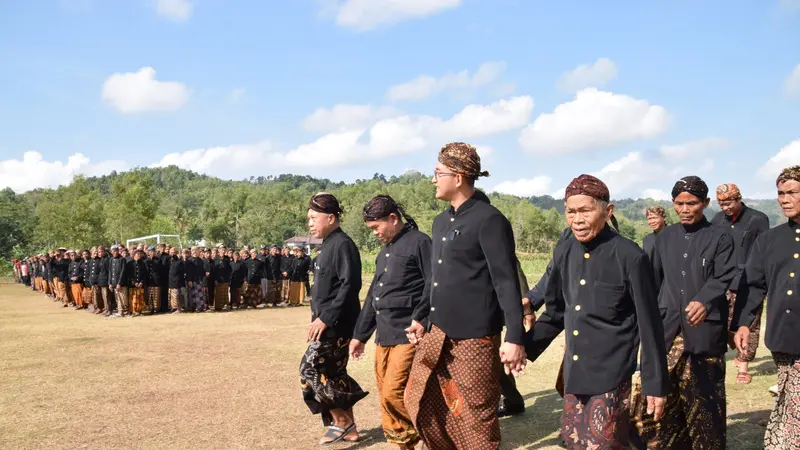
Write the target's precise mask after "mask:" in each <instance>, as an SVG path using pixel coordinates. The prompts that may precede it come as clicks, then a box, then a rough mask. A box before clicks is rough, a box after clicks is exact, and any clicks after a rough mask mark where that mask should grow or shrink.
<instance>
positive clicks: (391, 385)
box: [375, 344, 419, 447]
mask: <svg viewBox="0 0 800 450" xmlns="http://www.w3.org/2000/svg"><path fill="white" fill-rule="evenodd" d="M415 350H416V347H415V346H414V345H413V344H403V345H394V346H391V347H383V346H381V345H378V346H376V348H375V379H376V381H377V384H378V393H379V395H380V399H379V402H380V405H381V426H382V427H383V435H384V436H386V440H387V441H388V442H389V443H391V444H398V445H402V446H406V447H408V446H413V445H414V444H416V443H417V442H418V441H419V434H417V430H416V429H414V424H413V423H411V417H409V415H408V410H407V409H406V405H405V401H404V395H405V390H406V384H407V383H408V375H409V373H411V364H412V363H413V362H414V353H415Z"/></svg>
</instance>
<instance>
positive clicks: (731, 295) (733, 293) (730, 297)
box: [727, 291, 736, 302]
mask: <svg viewBox="0 0 800 450" xmlns="http://www.w3.org/2000/svg"><path fill="white" fill-rule="evenodd" d="M727 297H728V301H729V302H735V301H736V291H728V295H727Z"/></svg>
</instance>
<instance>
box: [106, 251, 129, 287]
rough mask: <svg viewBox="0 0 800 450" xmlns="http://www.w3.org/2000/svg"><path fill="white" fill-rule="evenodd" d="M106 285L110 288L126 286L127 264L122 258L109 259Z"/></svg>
mask: <svg viewBox="0 0 800 450" xmlns="http://www.w3.org/2000/svg"><path fill="white" fill-rule="evenodd" d="M108 283H109V285H110V286H111V287H112V288H116V287H117V286H127V285H128V262H127V261H126V260H125V258H123V257H122V256H116V257H111V258H110V260H109V278H108Z"/></svg>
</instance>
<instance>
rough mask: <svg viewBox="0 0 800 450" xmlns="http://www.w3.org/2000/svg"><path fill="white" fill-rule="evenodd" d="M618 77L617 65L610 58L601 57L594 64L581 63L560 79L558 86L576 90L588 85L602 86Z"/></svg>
mask: <svg viewBox="0 0 800 450" xmlns="http://www.w3.org/2000/svg"><path fill="white" fill-rule="evenodd" d="M616 77H617V65H616V64H614V61H612V60H610V59H608V58H600V59H598V60H597V61H595V62H594V63H592V64H581V65H579V66H578V67H576V68H574V69H572V70H570V71H569V72H566V73H565V74H564V75H562V76H561V78H560V79H559V80H558V88H559V89H562V90H564V91H568V92H575V91H579V90H581V89H585V88H587V87H601V86H604V85H605V84H606V83H608V82H609V81H611V80H613V79H614V78H616Z"/></svg>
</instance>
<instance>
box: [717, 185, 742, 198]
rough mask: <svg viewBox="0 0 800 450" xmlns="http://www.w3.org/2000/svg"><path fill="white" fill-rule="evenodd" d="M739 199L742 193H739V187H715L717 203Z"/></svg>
mask: <svg viewBox="0 0 800 450" xmlns="http://www.w3.org/2000/svg"><path fill="white" fill-rule="evenodd" d="M740 198H742V193H741V192H740V191H739V186H737V185H735V184H733V183H726V184H720V185H719V186H717V200H718V201H720V202H723V201H725V200H739V199H740Z"/></svg>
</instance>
